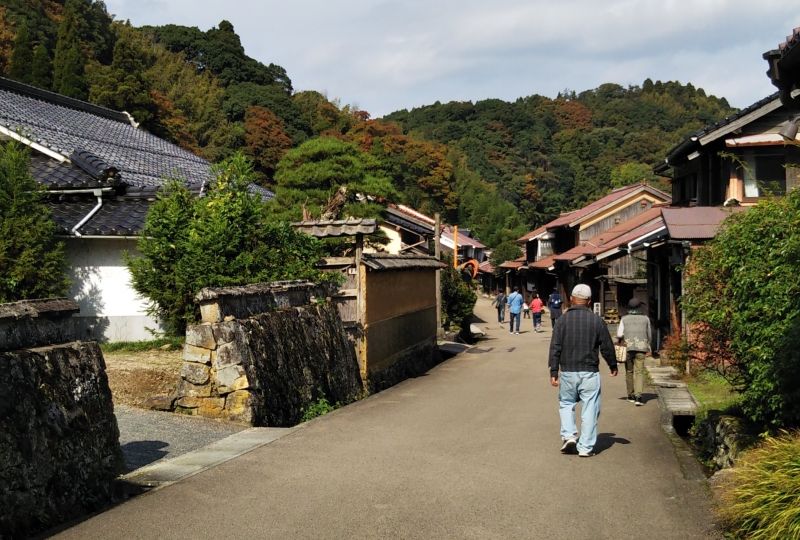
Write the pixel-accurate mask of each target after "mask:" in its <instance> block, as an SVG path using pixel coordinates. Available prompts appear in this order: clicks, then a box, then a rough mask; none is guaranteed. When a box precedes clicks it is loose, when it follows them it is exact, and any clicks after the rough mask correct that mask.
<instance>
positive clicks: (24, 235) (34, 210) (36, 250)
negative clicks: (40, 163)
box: [0, 141, 69, 303]
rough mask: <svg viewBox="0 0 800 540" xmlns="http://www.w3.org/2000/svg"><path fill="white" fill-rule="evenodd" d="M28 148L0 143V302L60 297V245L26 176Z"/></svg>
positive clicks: (62, 282)
mask: <svg viewBox="0 0 800 540" xmlns="http://www.w3.org/2000/svg"><path fill="white" fill-rule="evenodd" d="M29 166H30V158H29V156H28V149H27V148H26V147H24V146H22V145H21V144H19V143H17V142H15V141H9V142H5V143H0V303H2V302H15V301H17V300H25V299H32V298H47V297H51V296H63V295H64V294H65V293H66V292H67V288H68V287H69V282H68V281H67V277H66V272H65V270H66V259H65V257H64V244H63V243H62V242H60V241H58V239H57V238H56V233H57V232H58V229H57V227H56V223H55V221H53V217H52V215H51V213H50V208H48V207H47V205H46V204H45V202H44V200H43V194H44V190H43V189H42V187H41V186H39V185H38V184H37V183H36V181H35V180H34V179H33V177H32V176H31V174H30V170H29Z"/></svg>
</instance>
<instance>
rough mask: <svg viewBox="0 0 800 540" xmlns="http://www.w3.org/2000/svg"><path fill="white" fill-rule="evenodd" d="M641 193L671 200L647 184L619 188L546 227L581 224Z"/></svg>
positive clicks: (553, 227) (549, 228)
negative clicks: (613, 205)
mask: <svg viewBox="0 0 800 540" xmlns="http://www.w3.org/2000/svg"><path fill="white" fill-rule="evenodd" d="M639 191H648V192H650V193H652V194H654V195H659V196H661V197H662V198H663V200H664V201H668V200H670V196H669V195H667V194H666V193H664V192H662V191H659V190H657V189H656V188H654V187H651V186H648V185H646V184H633V185H631V186H625V187H622V188H617V189H615V190H614V191H612V192H611V193H609V194H608V195H606V196H605V197H603V198H601V199H598V200H596V201H594V202H593V203H591V204H588V205H586V206H584V207H583V208H580V209H578V210H575V211H574V212H570V213H569V214H565V215H563V216H561V217H559V218H556V219H554V220H553V221H551V222H550V223H548V224H546V225H545V227H546V228H547V229H548V230H551V229H555V228H558V227H563V226H565V225H571V224H574V223H579V222H580V221H582V220H584V219H586V218H588V217H590V216H592V215H594V214H596V213H597V212H599V211H601V210H603V209H604V208H606V207H607V206H610V205H612V204H614V203H616V202H618V201H621V200H622V199H624V198H625V197H628V196H629V195H633V194H634V193H636V192H639Z"/></svg>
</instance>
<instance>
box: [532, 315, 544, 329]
mask: <svg viewBox="0 0 800 540" xmlns="http://www.w3.org/2000/svg"><path fill="white" fill-rule="evenodd" d="M540 326H542V312H541V311H540V312H539V313H534V314H533V328H534V329H538V328H539V327H540Z"/></svg>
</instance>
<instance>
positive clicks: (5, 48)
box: [0, 6, 14, 73]
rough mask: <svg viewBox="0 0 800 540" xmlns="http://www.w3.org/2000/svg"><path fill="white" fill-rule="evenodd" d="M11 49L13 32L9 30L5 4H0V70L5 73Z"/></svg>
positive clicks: (12, 47) (12, 46) (12, 48)
mask: <svg viewBox="0 0 800 540" xmlns="http://www.w3.org/2000/svg"><path fill="white" fill-rule="evenodd" d="M13 50H14V32H13V31H12V30H11V24H10V23H9V20H8V13H7V12H6V8H5V6H0V72H2V73H6V67H7V65H8V62H9V61H10V59H11V52H12V51H13Z"/></svg>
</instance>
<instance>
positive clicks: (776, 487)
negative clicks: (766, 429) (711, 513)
mask: <svg viewBox="0 0 800 540" xmlns="http://www.w3.org/2000/svg"><path fill="white" fill-rule="evenodd" d="M719 490H720V491H719V500H720V505H719V513H720V516H721V517H722V519H723V524H724V526H725V528H726V529H727V531H728V532H729V533H730V535H731V537H733V538H751V539H768V538H769V539H771V538H800V433H798V432H794V433H785V432H784V433H783V434H782V435H781V436H779V437H770V438H768V439H766V440H765V441H764V442H763V443H762V444H760V445H759V446H758V447H756V448H753V449H752V450H749V451H747V452H746V453H745V454H743V455H742V457H741V458H740V459H739V461H738V462H737V465H736V467H735V468H734V469H733V470H732V473H731V474H730V476H729V477H727V478H726V479H725V481H724V482H723V483H722V484H721V485H720V487H719Z"/></svg>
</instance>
